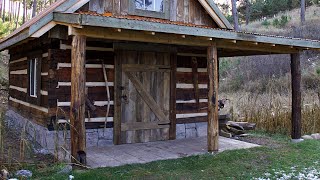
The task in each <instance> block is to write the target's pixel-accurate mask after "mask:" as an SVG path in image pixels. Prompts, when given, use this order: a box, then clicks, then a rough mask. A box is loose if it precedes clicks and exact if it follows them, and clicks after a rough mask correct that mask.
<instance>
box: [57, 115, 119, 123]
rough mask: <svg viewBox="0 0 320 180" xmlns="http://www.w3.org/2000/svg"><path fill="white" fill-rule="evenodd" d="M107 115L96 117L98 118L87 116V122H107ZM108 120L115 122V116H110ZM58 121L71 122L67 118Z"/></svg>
mask: <svg viewBox="0 0 320 180" xmlns="http://www.w3.org/2000/svg"><path fill="white" fill-rule="evenodd" d="M105 121H106V117H96V118H85V122H86V123H90V122H94V123H101V122H105ZM107 122H113V117H108V118H107ZM58 123H68V124H69V123H70V120H65V119H59V120H58Z"/></svg>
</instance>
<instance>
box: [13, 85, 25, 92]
mask: <svg viewBox="0 0 320 180" xmlns="http://www.w3.org/2000/svg"><path fill="white" fill-rule="evenodd" d="M9 89H15V90H17V91H20V92H24V93H27V88H22V87H18V86H13V85H10V86H9Z"/></svg>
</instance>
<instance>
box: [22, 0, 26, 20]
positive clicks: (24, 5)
mask: <svg viewBox="0 0 320 180" xmlns="http://www.w3.org/2000/svg"><path fill="white" fill-rule="evenodd" d="M26 9H27V3H26V0H23V15H22V24H24V23H25V22H26Z"/></svg>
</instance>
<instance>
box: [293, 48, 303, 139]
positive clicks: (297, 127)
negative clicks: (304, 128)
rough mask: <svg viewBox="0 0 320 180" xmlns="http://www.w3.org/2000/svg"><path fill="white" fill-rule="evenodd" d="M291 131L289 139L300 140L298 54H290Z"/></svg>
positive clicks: (299, 72)
mask: <svg viewBox="0 0 320 180" xmlns="http://www.w3.org/2000/svg"><path fill="white" fill-rule="evenodd" d="M291 81H292V83H291V88H292V119H291V124H292V130H291V138H292V139H293V140H298V139H300V138H301V87H300V86H301V85H300V83H301V69H300V53H295V54H291Z"/></svg>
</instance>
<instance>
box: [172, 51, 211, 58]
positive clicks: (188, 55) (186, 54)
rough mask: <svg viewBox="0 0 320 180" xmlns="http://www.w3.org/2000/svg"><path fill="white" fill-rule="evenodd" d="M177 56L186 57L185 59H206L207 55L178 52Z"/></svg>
mask: <svg viewBox="0 0 320 180" xmlns="http://www.w3.org/2000/svg"><path fill="white" fill-rule="evenodd" d="M177 55H178V56H187V57H204V58H206V57H207V54H196V53H182V52H179V53H178V54H177Z"/></svg>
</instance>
